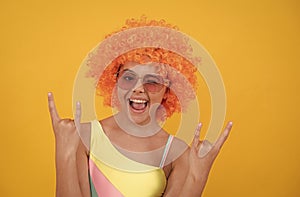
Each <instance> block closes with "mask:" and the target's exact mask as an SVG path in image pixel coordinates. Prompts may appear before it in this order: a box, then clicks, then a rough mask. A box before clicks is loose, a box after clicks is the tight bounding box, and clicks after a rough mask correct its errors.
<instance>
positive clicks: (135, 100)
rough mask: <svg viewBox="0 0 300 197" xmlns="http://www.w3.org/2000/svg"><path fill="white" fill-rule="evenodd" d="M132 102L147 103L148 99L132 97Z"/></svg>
mask: <svg viewBox="0 0 300 197" xmlns="http://www.w3.org/2000/svg"><path fill="white" fill-rule="evenodd" d="M130 101H131V102H134V103H146V102H147V101H146V100H140V99H130Z"/></svg>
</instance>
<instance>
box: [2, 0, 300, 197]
mask: <svg viewBox="0 0 300 197" xmlns="http://www.w3.org/2000/svg"><path fill="white" fill-rule="evenodd" d="M299 8H300V6H299V2H298V1H296V0H279V1H275V0H272V1H271V0H269V1H268V0H262V1H260V0H255V1H239V0H227V1H215V0H211V1H206V2H205V1H196V0H194V1H192V0H185V1H175V0H174V1H169V2H167V1H162V0H151V1H119V2H116V1H113V0H109V1H100V0H98V1H38V0H27V1H21V0H19V1H14V0H12V1H8V0H2V1H1V3H0V25H1V31H0V35H1V36H0V57H1V72H0V73H1V78H0V80H1V83H0V90H1V97H0V107H1V108H0V109H1V114H2V115H1V125H2V129H1V144H0V150H1V163H0V174H1V175H0V177H1V181H0V196H54V191H55V168H54V136H53V134H52V129H51V125H50V119H49V115H48V109H47V92H48V91H53V92H54V94H55V98H56V102H57V107H58V109H59V113H60V115H61V116H62V117H72V102H71V101H72V88H73V80H74V78H75V75H76V72H77V69H78V68H79V65H80V63H81V61H82V60H83V58H84V57H85V55H86V54H87V52H88V51H90V49H92V48H93V47H94V46H95V45H96V44H97V43H98V42H99V41H101V40H102V39H103V37H104V35H105V34H107V33H110V32H112V31H113V30H117V29H118V28H119V27H120V26H122V25H123V24H124V21H125V19H127V18H131V17H135V18H136V17H139V16H141V15H142V14H146V15H147V16H148V17H149V18H155V19H161V18H163V19H166V20H167V21H168V22H170V23H172V24H176V25H178V26H179V27H180V30H181V31H182V32H185V33H187V34H189V35H191V36H192V37H194V38H195V39H196V40H198V41H199V42H200V43H202V44H203V45H204V46H205V47H206V48H207V50H208V51H209V52H210V53H211V55H212V56H213V58H214V60H215V61H216V63H217V65H218V67H219V69H220V72H221V73H222V76H223V80H224V83H225V86H226V91H227V97H228V102H227V118H226V120H233V121H234V128H233V131H232V134H231V136H230V138H229V140H228V142H227V143H226V145H225V146H224V148H223V150H222V152H221V154H220V155H219V157H218V158H217V160H216V162H215V164H214V166H213V169H212V171H211V174H210V178H209V180H208V184H207V187H206V189H205V192H204V195H203V196H204V197H215V196H228V197H232V196H243V197H247V196H249V197H253V196H262V197H264V196H272V197H279V196H280V197H283V196H300V190H299V183H300V172H299V166H300V148H299V144H300V143H299V139H300V133H299V132H300V130H299V122H298V121H299V120H298V119H299V110H300V109H299V101H300V97H299V95H300V92H299V85H300V84H299V82H300V79H299V78H300V77H299V74H300V72H299V71H300V69H299V66H300V64H299V63H300V60H299V58H300V57H299V56H300V54H299V52H300V39H299V35H300V12H299ZM203 120H204V121H203V122H204V124H205V123H206V124H207V121H209V119H208V118H205V117H204V118H203Z"/></svg>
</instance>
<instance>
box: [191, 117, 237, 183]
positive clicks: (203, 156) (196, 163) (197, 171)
mask: <svg viewBox="0 0 300 197" xmlns="http://www.w3.org/2000/svg"><path fill="white" fill-rule="evenodd" d="M201 127H202V124H201V123H200V124H199V125H198V127H197V129H196V132H195V136H194V140H193V143H192V145H191V150H190V155H189V162H190V172H189V173H190V175H192V176H193V177H194V179H195V180H196V181H202V182H203V181H204V182H206V180H207V177H208V174H209V171H210V169H211V166H212V164H213V162H214V160H215V159H216V157H217V156H218V154H219V152H220V150H221V148H222V146H223V144H224V142H225V141H226V139H227V137H228V135H229V133H230V130H231V128H232V122H228V123H227V125H226V128H225V129H224V131H223V132H222V133H221V135H220V136H219V138H218V139H217V141H216V142H215V143H214V144H211V143H210V142H208V141H207V140H204V141H203V142H201V141H199V136H200V130H201Z"/></svg>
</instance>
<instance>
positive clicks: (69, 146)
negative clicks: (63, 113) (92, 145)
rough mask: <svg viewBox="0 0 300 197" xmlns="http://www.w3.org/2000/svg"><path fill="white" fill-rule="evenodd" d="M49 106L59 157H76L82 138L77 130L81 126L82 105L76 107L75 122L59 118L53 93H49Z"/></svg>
mask: <svg viewBox="0 0 300 197" xmlns="http://www.w3.org/2000/svg"><path fill="white" fill-rule="evenodd" d="M48 106H49V112H50V116H51V120H52V127H53V131H54V135H55V142H56V154H57V156H70V155H75V154H76V151H77V148H78V145H79V142H80V137H79V135H78V132H77V129H76V125H78V126H79V125H80V117H81V107H80V103H78V104H77V105H76V115H75V121H74V120H72V119H61V118H60V117H59V115H58V113H57V110H56V107H55V102H54V97H53V94H52V93H48ZM75 122H76V124H75ZM78 123H79V124H78Z"/></svg>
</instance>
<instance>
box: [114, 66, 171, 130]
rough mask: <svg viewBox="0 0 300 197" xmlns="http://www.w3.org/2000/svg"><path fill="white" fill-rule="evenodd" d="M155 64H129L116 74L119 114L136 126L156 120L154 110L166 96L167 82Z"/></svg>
mask: <svg viewBox="0 0 300 197" xmlns="http://www.w3.org/2000/svg"><path fill="white" fill-rule="evenodd" d="M155 64H157V63H148V64H143V65H141V64H138V63H134V62H129V63H126V64H125V65H124V66H122V67H121V69H120V72H119V73H118V81H117V90H118V91H117V92H118V99H119V101H120V104H121V109H120V112H121V113H125V115H126V117H128V118H129V119H130V120H131V121H132V122H133V123H136V124H138V125H145V124H147V123H149V122H150V120H151V118H154V119H155V118H156V117H155V115H156V110H157V108H158V106H159V105H160V104H161V102H162V100H163V99H164V98H165V97H166V94H167V93H166V90H167V86H168V81H167V80H166V79H165V77H164V76H162V75H160V74H159V72H158V71H159V66H158V65H155Z"/></svg>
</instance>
